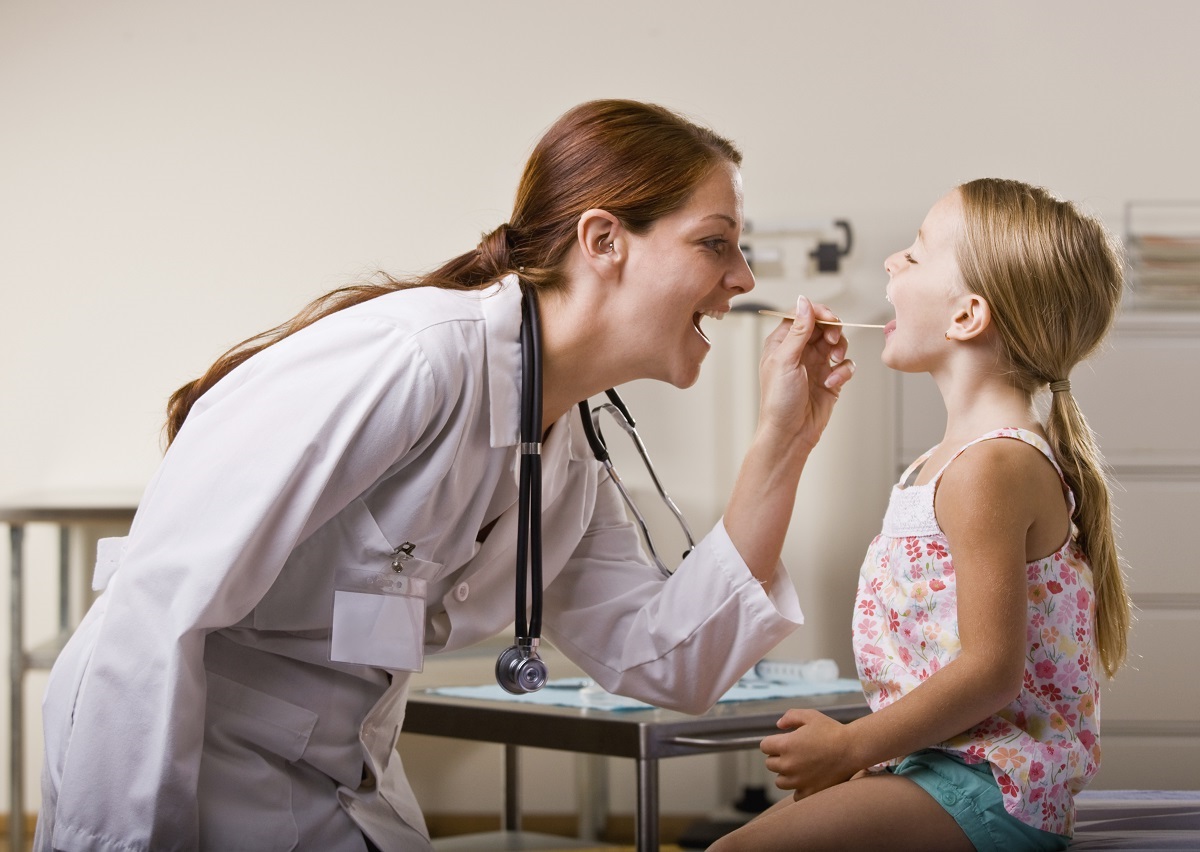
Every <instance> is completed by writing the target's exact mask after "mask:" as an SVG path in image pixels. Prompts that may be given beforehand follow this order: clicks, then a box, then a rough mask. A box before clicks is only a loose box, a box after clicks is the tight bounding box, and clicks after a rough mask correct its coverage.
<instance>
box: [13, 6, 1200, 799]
mask: <svg viewBox="0 0 1200 852" xmlns="http://www.w3.org/2000/svg"><path fill="white" fill-rule="evenodd" d="M1198 30H1200V5H1197V4H1195V3H1192V2H1190V0H1162V2H1154V3H1134V2H1117V0H1099V1H1098V2H1097V0H1086V1H1085V0H1067V1H1066V2H1058V3H1053V4H1047V3H1042V2H1011V3H1005V4H998V3H997V4H989V5H984V4H978V3H962V2H957V0H955V2H940V1H935V2H923V1H922V2H917V0H900V2H896V1H895V0H891V1H890V2H859V3H853V2H848V3H822V4H817V3H804V2H798V3H790V4H783V3H775V2H761V3H754V2H750V3H736V4H735V3H728V2H726V3H716V2H711V0H667V1H665V2H653V3H652V2H621V1H620V0H619V1H618V2H611V3H605V4H600V5H593V4H581V3H560V2H551V1H550V0H525V1H524V2H520V3H495V2H446V3H432V2H430V3H421V4H416V3H404V2H399V0H375V2H344V3H341V2H339V3H333V2H325V3H318V2H295V0H288V2H284V0H258V2H252V3H246V2H229V0H218V2H211V3H204V4H182V3H163V2H150V0H146V1H145V2H138V1H137V0H110V2H105V3H90V2H84V0H77V2H63V1H62V0H60V2H47V0H37V2H35V1H34V0H8V2H5V3H3V4H0V286H2V287H3V293H4V299H3V302H0V406H2V408H0V411H2V412H3V413H2V415H0V446H2V447H4V448H5V449H4V452H3V453H0V497H13V496H19V495H22V494H27V493H30V492H53V491H61V490H69V491H80V490H92V491H94V490H124V491H131V492H134V493H136V492H137V491H138V490H139V489H140V488H141V487H142V486H143V485H144V483H145V482H146V480H147V479H148V477H149V476H150V475H151V473H152V472H153V470H154V466H155V464H156V462H157V459H158V457H159V428H160V426H161V421H162V407H163V403H164V400H165V397H166V395H167V394H168V393H169V392H170V391H171V390H173V389H174V388H175V387H176V386H177V385H179V384H180V383H182V382H183V381H185V380H187V379H189V378H191V377H193V375H194V374H196V373H197V371H199V370H201V369H203V368H204V367H205V366H207V364H208V363H209V362H210V361H211V360H212V359H213V357H214V356H215V355H217V354H218V353H219V351H220V350H222V349H223V348H224V347H226V346H228V345H230V344H232V343H235V342H237V341H238V340H240V339H242V338H243V337H246V336H248V335H250V334H253V333H255V332H257V331H259V330H261V329H262V328H265V327H267V326H269V325H272V324H274V323H275V322H277V321H279V320H280V319H282V318H284V317H285V316H287V315H290V313H291V312H293V311H294V310H295V309H296V308H297V307H298V306H299V305H300V304H301V303H303V302H304V301H305V300H307V299H308V298H309V297H311V296H313V295H315V294H317V293H319V292H322V291H324V290H326V289H329V288H331V287H333V286H336V285H339V284H341V283H344V282H346V281H347V280H349V279H351V278H353V277H355V276H357V275H360V274H363V273H365V272H369V271H371V270H374V269H376V268H386V269H388V270H390V271H393V272H405V271H415V270H419V269H423V268H427V267H428V266H430V265H432V264H434V263H435V262H437V261H439V260H441V259H444V258H445V257H448V256H450V255H451V254H455V253H458V252H460V251H462V250H464V249H465V248H467V247H470V246H472V245H474V244H475V242H476V240H477V239H478V235H479V234H480V232H482V231H484V230H488V229H490V228H492V227H493V226H495V225H496V224H497V223H499V222H500V221H503V220H504V219H505V218H506V217H507V214H508V209H509V205H510V201H511V197H512V192H513V189H514V188H515V184H516V181H517V178H518V175H519V170H520V167H521V164H522V162H523V160H524V158H525V156H526V155H527V153H528V152H529V150H530V148H531V146H532V144H533V142H534V141H535V139H536V138H537V136H538V135H539V133H540V132H541V130H542V129H544V128H545V127H546V126H547V125H548V124H549V123H550V122H551V121H552V120H553V119H554V118H555V117H556V116H557V115H558V114H559V113H561V112H562V111H563V110H564V109H566V108H567V107H569V106H571V105H573V104H574V103H576V102H578V101H581V100H585V99H588V98H593V97H602V96H623V97H633V98H641V99H646V100H654V101H658V102H661V103H664V104H667V105H670V106H672V107H674V108H677V109H679V110H682V111H684V112H687V113H689V114H690V115H692V116H694V117H696V118H698V119H701V120H703V121H706V122H708V123H710V124H712V125H713V126H714V127H716V128H717V129H718V130H719V131H721V132H723V133H725V134H727V135H729V136H731V137H733V138H734V139H736V140H737V141H738V142H739V143H740V145H741V146H742V147H743V149H744V151H745V154H746V163H745V167H744V170H743V173H744V177H745V187H746V199H747V200H746V212H747V215H748V216H749V217H750V218H751V219H760V220H765V219H780V218H800V219H813V218H832V217H844V218H847V219H849V220H851V221H852V222H853V224H854V227H855V236H856V243H855V246H854V252H853V254H852V256H851V257H850V258H849V259H848V262H847V263H846V266H845V270H844V272H843V274H842V275H841V276H840V277H839V278H838V279H837V280H836V281H829V280H822V281H810V282H808V283H804V282H800V283H792V282H788V283H778V282H775V283H772V282H769V281H765V280H764V281H763V282H762V286H761V287H760V295H762V296H763V297H764V298H766V299H767V300H769V301H775V302H785V301H790V300H791V299H792V298H793V297H794V294H795V292H796V291H798V290H800V289H809V290H812V291H813V292H816V293H818V294H820V295H823V296H828V297H829V298H831V300H833V302H834V305H835V307H836V308H837V309H838V310H839V311H841V312H842V314H843V315H844V316H847V317H850V316H852V315H853V316H855V317H867V316H869V315H874V314H879V313H882V312H883V311H884V309H885V308H886V305H884V303H883V302H882V288H883V283H884V281H883V276H882V274H881V272H880V264H881V262H882V258H883V257H884V256H885V255H886V254H887V253H888V252H890V251H892V250H894V249H895V248H897V247H899V246H901V245H904V244H906V243H907V241H908V240H909V239H910V238H911V235H912V233H913V232H914V230H915V228H916V227H917V225H918V224H919V222H920V219H921V217H922V215H923V213H924V211H925V210H926V208H927V207H928V206H929V204H930V203H931V202H932V201H933V200H934V199H935V198H936V197H937V196H938V195H940V194H941V193H942V192H943V191H945V190H946V189H947V188H949V187H950V186H952V185H953V184H955V183H956V182H959V181H962V180H965V179H969V178H972V177H976V176H980V175H985V174H995V175H1005V176H1014V177H1020V178H1023V179H1026V180H1030V181H1034V182H1040V183H1044V184H1046V185H1048V186H1050V187H1052V188H1053V189H1055V190H1057V191H1059V192H1061V193H1062V194H1065V195H1067V196H1070V197H1073V198H1077V199H1081V200H1083V201H1084V202H1086V203H1087V204H1088V205H1090V206H1091V207H1092V208H1093V209H1095V210H1096V211H1098V212H1099V213H1100V214H1101V215H1103V216H1104V217H1105V219H1106V220H1107V221H1108V222H1109V223H1110V225H1111V226H1112V227H1114V228H1115V229H1119V228H1120V221H1121V212H1122V208H1123V205H1124V203H1125V202H1126V201H1128V200H1130V199H1135V198H1136V199H1144V198H1200V169H1197V166H1196V159H1195V157H1196V155H1195V151H1196V140H1197V138H1200V119H1198V118H1197V110H1196V108H1195V104H1196V103H1197V102H1200V73H1198V71H1200V69H1198V68H1197V64H1198V63H1197V61H1196V59H1195V55H1196V52H1195V33H1196V32H1197V31H1198ZM737 333H738V332H728V333H725V332H723V334H726V335H727V336H729V337H734V336H736V335H737ZM854 340H855V351H854V353H853V354H854V355H855V357H856V358H857V360H859V362H860V363H861V365H862V368H861V370H860V374H859V376H858V377H857V378H856V380H855V383H854V385H853V386H852V388H851V390H849V391H847V393H846V395H845V396H844V398H843V402H842V403H841V406H840V408H839V411H838V413H837V415H836V419H835V422H834V425H833V426H832V427H831V431H830V434H829V435H828V436H827V438H826V441H825V442H824V444H823V445H822V447H821V449H820V451H819V454H818V456H817V457H815V458H814V460H813V463H812V466H811V468H810V470H809V471H808V473H807V478H806V482H805V485H804V488H803V492H804V493H803V494H802V498H803V514H802V515H801V516H800V517H799V518H798V520H797V524H796V528H795V530H794V532H793V535H792V537H791V539H790V541H789V555H790V559H789V562H790V564H791V567H792V569H793V573H794V574H795V576H796V578H797V581H798V583H799V585H800V586H801V589H802V592H803V594H804V595H805V598H804V600H805V603H806V609H807V612H808V616H809V624H808V626H806V627H805V628H804V629H803V630H802V631H801V633H799V634H797V637H796V638H795V639H793V640H789V642H788V643H787V645H786V646H785V648H783V649H782V651H781V653H785V654H790V655H800V656H834V657H836V658H838V659H839V661H841V662H842V663H843V665H844V666H848V665H849V658H848V655H847V648H846V642H845V636H846V623H847V618H848V614H847V603H848V596H849V595H850V594H852V589H853V574H854V571H855V568H856V566H857V563H858V560H859V558H860V555H861V553H862V551H863V548H864V546H865V544H866V542H867V540H868V539H869V538H870V536H871V535H873V534H874V532H875V531H876V528H877V526H878V522H879V517H880V515H881V512H882V507H883V502H884V499H885V493H886V488H887V484H888V482H889V481H890V476H891V467H890V465H891V441H892V437H891V431H890V426H889V418H890V413H889V403H890V397H889V394H890V384H889V381H888V379H887V377H886V376H885V375H884V374H883V371H882V369H881V368H880V367H879V366H878V364H877V360H876V358H877V355H878V349H879V343H878V341H877V340H876V339H875V338H873V337H871V336H862V335H858V336H856V337H855V339H854ZM728 351H733V348H732V347H730V348H729V349H728ZM726 355H727V352H726V351H723V350H722V348H721V347H720V346H719V347H718V348H717V350H716V351H714V352H713V353H712V355H711V357H710V361H711V362H713V363H712V364H710V367H709V371H708V376H706V378H705V379H704V380H703V381H702V384H701V386H700V387H699V388H698V389H696V390H695V391H691V392H677V391H673V390H669V389H668V390H666V391H662V390H661V389H655V390H654V392H650V391H649V390H647V389H645V388H634V389H633V390H632V391H631V394H630V395H631V397H632V400H631V401H632V402H636V403H637V404H638V410H639V414H640V418H641V419H642V421H643V422H644V424H645V432H646V437H647V440H648V442H649V443H650V446H651V448H652V451H653V452H654V455H655V458H656V461H658V462H659V464H660V466H661V467H662V468H663V472H664V476H665V478H666V479H667V480H668V481H669V482H670V483H672V484H673V485H674V488H675V490H676V491H677V493H679V494H681V495H687V498H686V500H684V501H681V502H686V503H688V504H689V505H687V506H685V508H689V509H690V510H691V511H692V512H693V513H694V514H695V515H697V516H698V517H699V518H700V519H705V520H711V519H712V518H713V517H715V514H716V513H718V512H719V509H720V496H719V495H718V494H717V493H716V492H717V491H718V490H719V488H720V487H723V483H724V479H723V478H722V477H724V476H725V474H724V473H721V471H727V469H728V467H729V465H728V462H727V461H726V460H725V459H723V458H722V457H721V450H722V449H723V447H724V446H725V445H726V444H727V442H725V443H722V441H721V437H722V436H723V435H726V432H725V431H722V430H724V429H725V428H726V427H725V426H720V425H713V417H714V416H715V415H714V413H713V412H714V410H715V409H719V407H720V402H719V400H720V397H718V396H717V393H718V390H719V387H718V384H717V379H716V378H715V377H722V378H723V377H725V376H727V375H729V376H735V377H736V376H740V375H741V374H738V373H736V372H734V373H729V374H726V373H721V372H720V371H721V370H722V369H725V368H724V367H721V366H716V367H714V366H713V364H719V363H720V362H721V361H722V360H723V359H726ZM727 360H729V359H727ZM726 366H728V365H726ZM729 369H733V370H735V371H736V368H733V367H729ZM729 380H731V381H744V380H746V381H752V376H751V377H750V378H749V379H744V378H733V379H729ZM679 435H684V436H688V437H689V440H680V438H679ZM0 559H3V560H4V561H3V562H0V568H2V569H3V570H4V571H5V573H7V554H4V555H3V556H0ZM38 585H39V586H41V587H42V588H41V590H40V592H39V593H44V592H45V591H46V586H45V583H43V582H41V581H40V580H39V582H38ZM48 600H52V599H51V598H47V599H45V600H42V599H39V602H38V606H42V605H43V604H46V603H47V601H48ZM47 630H49V627H48V625H47V624H45V623H44V622H42V621H34V622H33V623H31V624H30V627H29V633H30V638H31V639H39V638H43V637H44V635H45V633H46V631H47ZM6 637H7V632H6V631H5V640H6ZM5 653H6V650H5ZM489 669H490V660H486V661H484V663H483V664H482V666H481V669H480V675H481V677H482V678H484V679H486V677H487V673H488V671H489ZM43 682H44V681H42V680H41V679H39V678H38V677H34V678H31V679H30V689H31V691H36V690H37V689H38V688H40V687H39V684H41V683H43ZM3 706H4V712H3V713H0V716H2V715H6V710H7V702H4V705H3ZM4 725H5V728H6V727H7V723H6V722H5V723H4ZM5 747H6V744H3V745H0V755H3V753H4V751H5ZM34 754H35V755H36V752H34ZM466 759H467V758H465V757H464V760H466ZM471 759H476V758H471ZM487 759H488V760H490V758H487ZM497 760H498V758H497ZM417 763H418V765H414V766H412V767H411V768H412V770H413V772H414V774H419V773H421V771H422V768H421V767H420V766H419V763H420V760H419V759H418V760H417ZM35 769H36V761H34V766H31V768H30V773H31V775H33V773H34V771H35ZM5 782H6V779H4V781H0V793H3V794H4V795H5V796H6V795H7V793H6V792H5V789H6V783H5ZM496 786H497V785H496V784H494V783H491V782H489V783H487V784H486V785H485V787H486V789H487V790H488V791H489V793H488V794H485V796H484V798H483V799H482V801H486V802H488V803H491V802H492V801H493V800H494V801H496V802H498V798H495V799H493V798H490V796H491V792H494V789H495V787H496ZM547 786H548V787H554V786H562V785H554V784H553V783H551V784H548V785H547ZM675 786H677V785H674V784H673V783H672V781H671V776H670V775H669V773H667V774H664V788H672V789H669V790H668V798H667V806H668V807H673V808H675V809H676V810H705V809H707V808H708V807H709V806H710V804H711V803H710V801H708V800H705V801H702V802H700V803H699V804H698V806H696V807H692V805H693V804H694V800H695V798H696V796H695V795H694V794H693V795H691V796H690V797H689V795H687V794H686V793H684V792H681V791H678V790H675V789H673V788H674V787H675ZM678 786H685V785H683V784H680V785H678ZM418 792H419V793H422V794H423V795H424V797H425V802H424V803H425V804H426V806H427V807H442V806H443V805H445V804H446V803H447V801H448V800H453V799H456V798H457V797H458V796H459V795H461V793H462V787H461V786H460V785H457V784H455V785H441V784H437V785H435V784H433V783H432V782H431V783H430V784H429V785H427V786H425V787H421V786H420V783H419V784H418ZM715 795H717V794H716V793H712V792H710V791H704V792H703V793H702V796H701V797H703V796H715ZM468 798H471V797H468ZM4 801H6V799H5V800H4ZM480 801H481V799H479V798H478V797H475V798H473V800H472V802H471V805H472V806H471V807H468V808H467V809H477V808H478V807H479V805H480ZM541 801H544V802H548V803H550V805H549V806H552V807H562V808H569V807H571V802H570V799H569V796H567V797H566V798H565V800H564V798H563V796H562V795H560V794H559V792H558V790H549V791H548V792H546V794H545V795H544V796H543V797H542V799H541Z"/></svg>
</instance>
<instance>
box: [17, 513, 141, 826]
mask: <svg viewBox="0 0 1200 852" xmlns="http://www.w3.org/2000/svg"><path fill="white" fill-rule="evenodd" d="M135 510H136V506H135V505H134V504H133V503H131V502H126V501H107V500H105V501H101V500H62V501H59V500H54V499H45V500H31V501H28V502H22V503H13V504H8V505H3V506H0V523H3V524H7V525H8V535H9V543H10V545H11V548H12V561H11V563H10V574H11V577H10V580H9V592H8V595H9V597H8V602H9V653H8V675H9V687H8V688H9V734H8V748H9V753H8V763H9V765H8V771H9V776H8V778H9V781H8V783H9V809H8V835H9V844H10V845H9V848H10V849H14V850H17V849H24V848H25V845H24V844H25V801H24V795H23V794H24V789H23V788H24V782H25V673H26V672H27V671H29V670H30V669H48V668H50V667H51V666H52V665H53V664H54V661H55V659H57V658H58V654H59V652H60V651H62V648H63V646H64V645H65V644H66V642H67V639H68V638H70V635H71V632H72V630H73V629H74V625H72V624H71V529H72V527H74V526H77V525H80V524H128V523H129V522H130V521H131V520H132V519H133V515H134V512H135ZM37 523H42V524H54V525H56V526H57V527H58V632H57V633H56V634H55V636H54V638H52V639H50V640H49V641H47V642H45V643H44V644H42V645H39V646H37V647H36V648H31V649H26V648H25V636H24V630H25V624H24V610H25V606H24V604H25V599H24V571H25V527H26V526H27V525H28V524H37Z"/></svg>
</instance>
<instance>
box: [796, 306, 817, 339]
mask: <svg viewBox="0 0 1200 852" xmlns="http://www.w3.org/2000/svg"><path fill="white" fill-rule="evenodd" d="M815 325H816V322H815V321H814V319H813V309H812V302H810V301H809V300H808V298H807V297H805V296H800V297H798V298H797V299H796V318H795V319H794V320H793V321H792V328H791V333H792V334H797V335H801V336H803V337H806V338H807V337H808V336H809V335H810V334H812V330H813V328H814V326H815Z"/></svg>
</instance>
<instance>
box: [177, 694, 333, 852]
mask: <svg viewBox="0 0 1200 852" xmlns="http://www.w3.org/2000/svg"><path fill="white" fill-rule="evenodd" d="M316 723H317V714H316V713H313V712H312V711H311V710H307V709H305V708H303V707H298V706H297V705H295V704H292V703H291V702H288V701H284V700H283V699H280V698H276V697H275V696H273V695H268V694H267V693H265V692H260V691H258V690H256V689H251V688H250V687H248V686H245V685H243V684H240V683H237V682H236V681H233V680H230V679H228V678H224V677H221V676H220V675H217V674H213V673H212V672H209V674H208V706H207V711H206V720H205V727H206V730H205V737H204V752H203V756H202V758H201V761H200V778H199V790H198V793H199V795H198V799H199V804H200V845H201V847H202V848H204V849H222V850H238V849H246V850H260V849H261V850H276V849H280V850H282V849H291V848H293V847H294V846H295V845H296V843H297V841H298V839H299V838H298V835H299V832H298V830H297V828H296V820H295V817H294V816H293V814H292V806H293V789H292V786H293V783H294V782H295V779H294V778H293V775H294V770H293V769H292V767H291V764H292V763H294V762H295V761H297V760H299V759H300V757H301V755H303V754H304V750H305V748H306V747H307V746H308V741H309V737H310V736H311V735H312V731H313V728H314V727H315V726H316Z"/></svg>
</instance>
